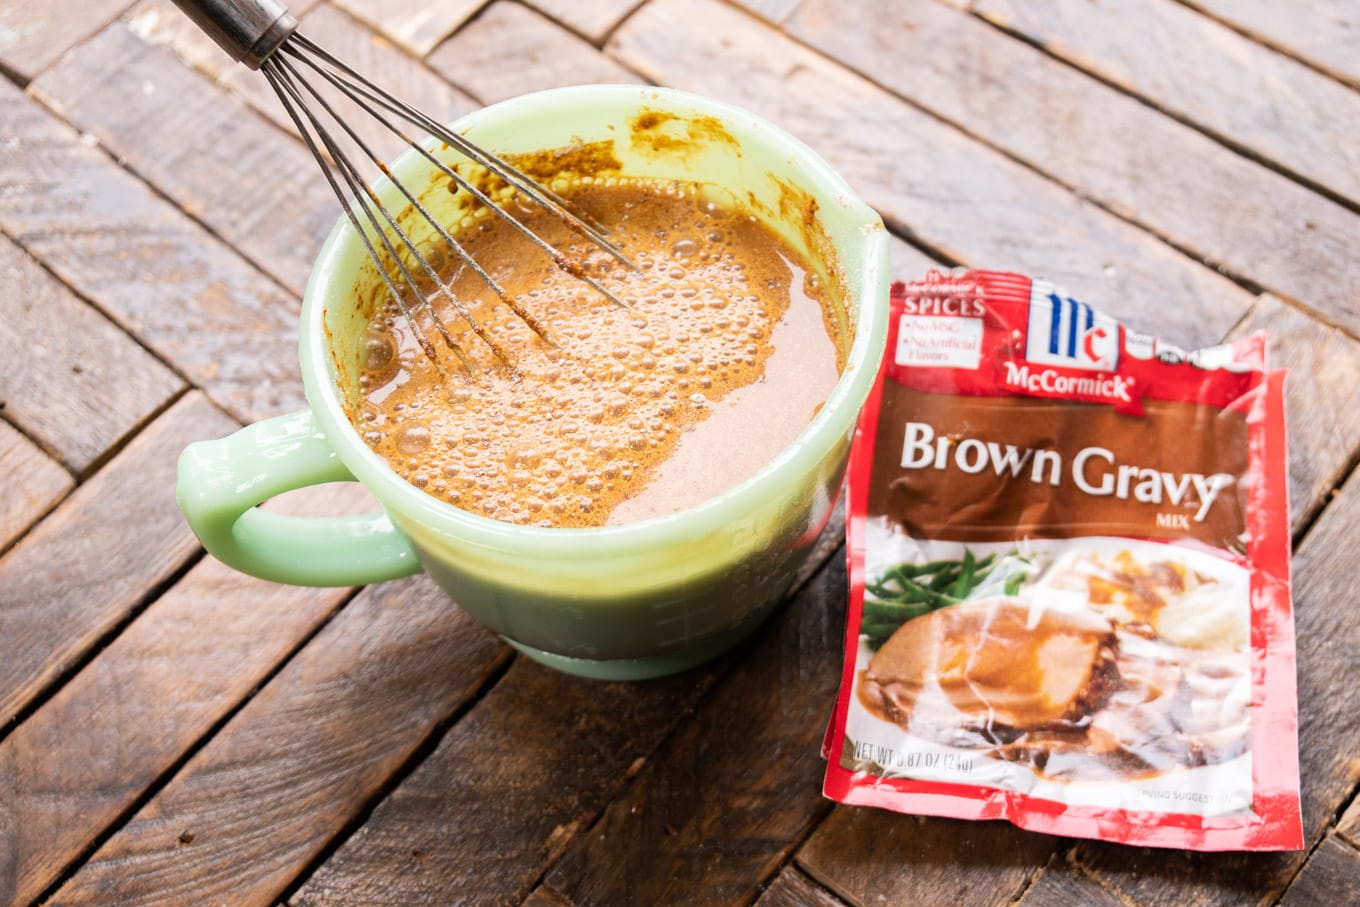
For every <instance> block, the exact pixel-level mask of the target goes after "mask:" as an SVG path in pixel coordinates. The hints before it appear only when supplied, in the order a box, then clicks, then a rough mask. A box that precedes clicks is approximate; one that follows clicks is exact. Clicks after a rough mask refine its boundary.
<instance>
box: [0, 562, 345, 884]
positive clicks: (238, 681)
mask: <svg viewBox="0 0 1360 907" xmlns="http://www.w3.org/2000/svg"><path fill="white" fill-rule="evenodd" d="M347 594H348V593H347V592H346V590H343V589H341V590H337V589H303V588H298V587H295V586H281V585H278V584H275V583H266V582H264V581H262V580H255V579H251V578H248V577H245V576H243V575H242V574H240V573H237V572H235V571H234V570H231V569H230V568H228V567H225V566H223V565H222V564H221V563H219V562H217V561H216V560H213V559H211V558H209V559H205V560H204V561H202V562H201V563H200V564H198V565H197V566H196V567H194V569H193V570H191V571H190V572H189V573H188V574H186V575H185V577H184V578H183V579H182V580H181V581H180V582H178V583H176V584H175V586H174V587H173V588H172V589H171V590H170V591H169V592H167V593H166V594H165V595H163V596H161V597H160V598H159V599H157V601H156V602H155V603H154V604H152V605H151V606H150V607H149V608H148V609H147V610H146V612H145V613H143V614H142V615H141V616H140V617H139V618H138V619H137V620H136V621H134V622H133V623H132V625H131V626H129V627H128V628H127V629H126V630H125V631H123V632H122V633H121V634H120V635H119V636H118V638H117V639H116V640H114V641H113V642H112V643H111V644H110V645H109V647H108V648H107V649H105V650H104V651H103V652H101V653H100V655H99V658H98V659H97V660H96V661H94V662H93V663H91V664H90V665H89V666H88V667H87V668H86V669H85V670H83V671H82V672H81V673H80V674H78V675H77V676H76V677H75V678H73V679H72V680H71V682H70V683H68V684H67V685H66V686H64V687H62V689H61V690H59V691H58V692H57V693H56V695H55V696H53V698H52V699H51V700H49V701H48V702H47V703H45V704H44V705H43V707H42V709H40V710H39V711H38V712H36V713H35V714H34V715H33V716H32V717H31V718H30V719H29V720H28V721H26V722H24V723H23V724H22V725H20V726H19V727H18V728H17V729H16V730H15V732H14V733H13V734H11V735H10V736H9V737H8V738H7V739H6V740H5V741H4V742H3V743H2V744H0V791H3V796H0V812H2V813H3V816H2V817H0V829H3V830H4V833H3V834H0V867H7V870H6V871H5V872H3V873H0V886H2V887H0V899H3V900H4V902H6V903H10V902H24V901H28V900H30V899H32V898H34V897H36V896H37V895H38V894H40V893H41V892H42V891H43V890H44V889H45V888H47V887H48V886H49V885H51V884H52V882H54V881H55V880H56V879H57V878H58V876H59V874H60V873H61V872H62V870H63V868H64V867H66V865H67V864H68V863H70V862H71V861H72V860H74V859H75V858H76V857H77V856H79V855H80V853H81V852H82V851H83V850H84V849H85V848H87V847H88V846H89V845H90V844H91V843H92V842H93V841H94V840H95V839H96V838H97V836H98V835H100V834H101V833H102V832H103V831H104V829H106V828H107V827H108V826H109V824H110V823H111V822H113V821H114V820H115V819H116V818H117V817H118V816H119V814H120V813H122V812H123V811H124V810H126V809H127V808H128V807H129V806H130V805H132V803H133V802H134V801H135V799H136V798H137V797H138V796H139V795H140V794H141V793H142V792H143V791H144V790H145V789H146V788H147V786H148V785H150V784H151V783H153V782H154V781H155V780H156V778H157V777H158V776H160V775H161V774H162V773H163V772H165V771H166V770H167V769H169V768H170V767H171V766H172V765H174V763H175V762H176V760H178V759H179V758H180V757H181V756H182V754H184V752H185V751H186V750H187V749H189V748H190V747H192V746H193V745H194V744H195V742H196V741H198V740H199V739H200V738H201V737H202V736H203V735H204V734H205V733H207V732H208V731H209V730H210V729H211V728H212V726H213V725H214V724H215V723H217V722H218V721H219V720H220V719H221V718H222V717H223V716H224V715H225V714H226V713H227V712H228V711H229V710H230V709H231V708H233V707H234V706H235V705H236V704H237V703H239V702H240V701H241V699H242V698H244V697H246V696H248V695H249V694H250V693H251V691H252V690H253V689H254V688H255V687H256V686H257V685H258V684H259V683H260V682H261V680H263V678H264V677H265V676H267V674H268V673H269V671H270V670H271V669H272V668H273V667H274V666H275V665H276V664H277V663H278V661H279V660H280V659H281V658H283V657H284V656H285V655H287V654H288V653H289V651H290V650H291V649H293V648H294V647H295V646H296V645H297V643H298V642H299V641H300V640H301V639H303V638H304V637H305V636H306V635H307V634H308V633H310V632H312V631H313V630H314V629H315V628H316V626H317V625H318V624H319V623H320V622H321V621H323V620H324V619H325V618H326V617H327V616H328V615H329V614H330V613H331V612H332V611H333V610H334V609H335V608H336V607H337V606H338V605H339V604H340V603H341V602H342V601H343V599H344V597H345V596H346V595H347ZM73 815H78V816H79V821H72V816H73ZM246 818H247V821H248V822H249V821H251V819H252V817H249V816H248V817H246ZM256 828H257V829H258V826H257V827H256ZM182 831H183V830H182V829H176V830H175V831H174V832H173V835H179V834H181V833H182ZM106 903H107V902H106Z"/></svg>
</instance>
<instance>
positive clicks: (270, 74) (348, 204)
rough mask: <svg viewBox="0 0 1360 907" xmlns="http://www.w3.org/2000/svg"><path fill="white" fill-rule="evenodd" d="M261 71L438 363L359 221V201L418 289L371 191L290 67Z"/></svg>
mask: <svg viewBox="0 0 1360 907" xmlns="http://www.w3.org/2000/svg"><path fill="white" fill-rule="evenodd" d="M260 71H261V72H262V73H264V76H265V78H266V79H267V80H268V81H269V84H270V86H271V87H272V88H273V89H274V91H275V93H276V94H277V95H278V96H279V100H280V101H281V102H282V103H283V106H284V109H285V110H286V111H287V112H288V116H289V118H290V119H292V121H293V124H294V125H295V126H296V127H297V129H298V133H299V134H300V135H301V136H302V140H303V141H304V142H305V143H306V145H307V148H308V150H310V151H311V153H312V156H313V157H315V158H316V159H317V160H318V161H322V162H323V166H322V168H321V169H322V172H323V173H324V174H325V177H326V182H327V183H329V184H330V187H331V191H332V192H333V193H335V197H336V199H338V200H339V202H340V207H341V209H342V210H343V211H344V212H345V216H346V217H347V218H348V219H349V222H350V226H352V227H353V228H354V232H355V233H357V234H358V236H359V238H360V240H361V241H362V242H363V244H364V248H365V250H366V251H367V252H368V255H369V257H370V258H371V259H372V260H373V261H374V262H375V263H377V264H378V265H379V267H378V268H377V270H378V273H379V275H380V276H381V277H382V280H383V283H384V284H385V285H386V287H387V290H388V292H389V293H390V294H391V296H392V299H393V300H394V301H395V302H396V304H397V307H398V309H400V311H401V313H402V315H403V316H404V317H405V319H406V321H407V323H408V324H409V325H410V326H411V333H412V334H413V335H414V336H415V337H416V339H417V341H418V342H419V344H420V347H421V350H422V352H424V353H425V356H426V357H427V358H428V359H429V360H430V361H431V362H433V363H435V365H436V366H438V365H439V363H440V361H441V360H440V358H439V355H438V353H437V352H436V351H435V349H434V346H433V345H432V344H431V343H430V341H429V339H428V338H427V337H426V336H425V333H424V331H422V330H421V329H420V326H419V325H418V324H417V323H416V320H415V315H414V314H413V313H412V312H411V309H410V307H409V306H408V305H407V304H406V301H405V299H404V297H403V296H402V293H401V291H400V290H398V289H397V286H396V283H395V281H394V280H393V279H392V276H391V275H390V274H389V273H388V271H387V269H386V268H384V267H382V266H381V262H382V256H380V255H379V254H378V250H377V248H376V247H375V246H374V245H373V241H372V240H371V239H370V237H369V231H368V230H366V229H365V228H364V226H363V224H361V223H360V222H359V216H358V215H357V214H356V213H355V211H354V205H355V203H357V204H358V205H359V206H360V207H361V208H362V209H363V211H364V216H365V218H366V219H367V220H368V221H369V223H370V224H372V225H373V226H374V227H375V229H374V230H373V233H374V234H375V235H377V237H378V238H379V239H380V240H381V241H382V243H383V245H384V247H385V248H386V249H387V252H388V255H389V256H391V258H392V260H393V261H394V262H395V263H396V265H397V268H398V269H399V270H400V271H401V272H402V276H403V277H404V278H405V280H406V282H407V284H408V285H410V286H411V287H412V288H413V289H414V288H415V281H414V279H413V278H412V276H411V274H410V272H409V271H408V270H407V268H406V265H405V264H404V263H403V262H402V260H401V256H400V255H398V254H397V250H396V249H395V248H394V247H393V245H392V242H391V240H390V239H388V237H387V234H386V233H385V232H384V231H383V230H382V229H381V228H380V227H378V225H377V219H376V216H375V215H374V214H373V211H372V208H371V205H370V201H369V199H368V198H367V193H366V192H364V191H360V189H359V188H358V186H361V185H362V183H359V184H358V185H356V183H355V181H354V178H353V176H352V175H351V171H350V169H349V168H347V167H345V166H344V164H347V163H348V160H347V159H346V158H345V155H344V154H343V152H341V151H340V149H338V148H335V147H334V142H333V141H331V140H329V138H328V136H327V135H326V133H325V131H324V130H321V129H320V128H319V126H318V124H317V123H316V117H315V114H312V113H311V112H310V111H309V110H308V108H307V106H306V104H305V103H304V102H303V99H302V96H301V93H300V92H299V91H298V89H297V86H296V85H295V84H294V79H293V76H292V74H291V73H290V72H289V69H288V68H287V67H286V66H284V65H282V64H281V63H280V62H279V61H278V59H277V58H275V57H271V58H269V59H267V60H265V61H264V62H263V63H262V64H261V66H260ZM299 111H301V112H299ZM309 124H310V126H309ZM313 129H315V130H316V131H317V137H316V138H315V139H314V138H313V136H312V130H313ZM318 139H319V140H320V141H321V143H322V144H324V145H326V151H325V153H324V154H323V152H322V151H321V149H320V148H318V147H317V140H318ZM325 155H331V156H332V158H333V159H334V160H336V167H335V168H334V169H335V170H339V171H340V173H341V178H342V179H344V181H345V184H346V186H347V187H348V189H349V194H348V195H347V194H346V193H345V191H344V190H343V189H341V188H340V184H339V183H338V182H337V180H336V177H335V172H334V170H333V169H332V167H330V166H326V165H325V164H324V162H325V160H326V157H325ZM342 162H343V163H342ZM416 293H417V298H423V296H422V295H421V294H420V293H419V291H418V290H417V291H416ZM426 305H427V307H428V303H426ZM436 326H437V328H438V329H439V330H440V332H441V335H442V336H443V339H444V341H445V342H446V343H447V344H448V345H449V348H450V349H451V350H452V351H453V353H454V355H455V356H457V357H458V360H459V362H460V363H461V364H462V365H463V367H464V368H470V367H471V364H472V363H471V360H470V359H469V358H468V356H467V353H466V352H465V351H464V350H463V348H462V347H461V346H460V345H459V344H458V342H457V341H456V340H454V338H453V336H452V335H451V334H450V333H449V332H448V330H447V328H446V327H444V326H443V325H442V322H439V320H438V318H437V316H436Z"/></svg>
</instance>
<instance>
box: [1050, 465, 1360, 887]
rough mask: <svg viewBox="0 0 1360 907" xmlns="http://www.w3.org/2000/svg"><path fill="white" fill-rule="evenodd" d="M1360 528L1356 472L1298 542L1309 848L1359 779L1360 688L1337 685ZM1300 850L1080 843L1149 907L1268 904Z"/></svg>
mask: <svg viewBox="0 0 1360 907" xmlns="http://www.w3.org/2000/svg"><path fill="white" fill-rule="evenodd" d="M1357 533H1360V474H1355V475H1352V476H1351V478H1350V479H1349V480H1348V481H1347V483H1346V485H1345V486H1344V487H1343V489H1342V491H1341V493H1340V494H1339V495H1338V496H1337V498H1336V500H1334V501H1333V502H1332V503H1331V504H1330V505H1329V506H1328V507H1327V509H1326V510H1324V511H1323V512H1322V515H1321V516H1320V517H1319V518H1318V521H1317V523H1315V524H1314V525H1313V527H1312V529H1310V530H1309V532H1308V535H1307V536H1305V537H1304V539H1303V542H1302V543H1301V544H1300V546H1299V548H1298V552H1297V554H1296V556H1295V558H1294V614H1295V626H1296V634H1297V653H1298V702H1299V774H1300V776H1301V780H1302V784H1303V789H1302V793H1303V800H1302V802H1303V831H1304V839H1305V841H1306V845H1305V846H1309V847H1310V846H1312V844H1313V843H1314V842H1316V841H1317V840H1318V839H1319V838H1321V837H1322V835H1323V833H1324V831H1325V830H1326V828H1327V826H1328V825H1329V824H1330V823H1331V821H1332V819H1333V817H1334V816H1335V815H1336V812H1337V810H1338V808H1339V807H1340V806H1341V804H1343V803H1344V802H1346V800H1347V799H1348V798H1349V797H1350V796H1351V793H1352V791H1353V790H1354V789H1355V787H1356V783H1357V782H1360V758H1357V756H1356V754H1357V753H1360V717H1358V716H1360V692H1357V691H1356V689H1355V688H1354V686H1353V685H1351V684H1345V683H1340V684H1339V683H1337V678H1338V677H1343V676H1348V675H1349V672H1350V671H1351V670H1352V666H1353V665H1354V663H1355V652H1356V651H1357V649H1358V648H1360V623H1357V622H1356V621H1355V620H1354V619H1353V617H1354V615H1353V614H1352V613H1351V611H1350V609H1349V608H1345V607H1340V608H1338V607H1336V606H1335V603H1336V602H1344V601H1349V599H1350V597H1351V594H1352V593H1351V592H1350V591H1348V590H1350V589H1351V588H1352V587H1353V583H1352V580H1351V578H1350V577H1351V574H1352V573H1353V571H1354V567H1355V539H1356V537H1357ZM1305 854H1306V851H1305V852H1303V853H1297V852H1295V853H1255V854H1242V853H1189V852H1183V851H1157V850H1150V849H1147V848H1134V847H1120V846H1118V845H1111V844H1095V843H1083V844H1081V845H1079V846H1078V848H1077V851H1076V857H1077V859H1078V860H1079V861H1080V862H1081V864H1082V865H1083V866H1085V867H1087V868H1089V869H1090V870H1091V871H1092V872H1093V873H1094V874H1095V875H1096V876H1097V877H1098V878H1099V879H1100V881H1101V882H1102V883H1104V884H1106V885H1108V886H1110V887H1112V888H1115V889H1116V890H1118V891H1119V892H1120V893H1121V894H1123V895H1124V896H1127V897H1129V898H1131V899H1133V900H1135V901H1137V902H1139V903H1142V904H1146V905H1148V907H1159V905H1164V904H1165V905H1171V904H1175V905H1179V907H1198V905H1240V904H1269V903H1271V902H1272V901H1273V899H1274V898H1275V897H1278V896H1279V894H1280V893H1281V892H1282V891H1283V890H1284V888H1285V886H1286V885H1288V884H1289V881H1290V880H1291V879H1292V878H1293V876H1294V874H1295V872H1296V871H1297V870H1298V868H1299V865H1300V864H1301V863H1302V862H1303V858H1304V856H1305Z"/></svg>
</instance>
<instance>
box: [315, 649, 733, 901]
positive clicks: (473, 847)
mask: <svg viewBox="0 0 1360 907" xmlns="http://www.w3.org/2000/svg"><path fill="white" fill-rule="evenodd" d="M716 670H717V667H716V666H713V667H709V668H706V669H702V670H700V671H698V672H690V673H687V674H684V675H681V676H679V677H675V678H670V679H667V680H662V681H655V682H651V683H645V684H621V683H608V684H606V683H600V682H598V681H588V680H583V679H579V678H571V677H566V676H564V675H562V674H559V673H557V672H555V671H552V670H550V669H548V668H545V667H542V666H540V665H537V664H535V663H533V662H530V661H529V660H528V659H524V658H521V659H518V660H517V661H516V662H515V663H514V664H513V665H512V666H511V668H510V670H509V671H508V672H507V673H506V675H505V676H504V677H503V678H502V679H501V680H500V682H499V683H498V684H497V685H496V686H495V687H494V688H493V689H492V690H491V691H490V692H489V693H488V694H487V695H486V697H485V698H484V699H482V700H481V701H480V702H479V703H478V704H477V705H476V706H475V707H474V708H473V709H472V710H471V711H470V712H469V713H468V714H466V715H465V716H463V718H462V719H461V720H460V721H459V722H458V723H457V724H456V725H454V726H453V728H452V729H450V731H449V732H448V735H447V736H446V737H445V738H444V740H443V741H442V742H441V743H440V745H439V747H438V748H437V749H436V750H435V752H434V753H433V754H431V755H430V756H429V757H428V758H427V759H426V760H425V761H424V762H423V763H422V764H421V765H420V767H419V768H417V769H416V770H415V771H414V772H413V773H412V774H411V775H410V776H409V777H408V778H406V779H405V780H404V781H403V782H402V784H401V785H400V786H399V787H398V788H397V789H396V790H395V791H393V792H392V794H391V795H390V796H389V797H388V798H387V799H386V800H384V801H383V802H382V803H380V804H379V805H378V806H377V807H376V808H375V809H374V811H373V814H372V816H371V817H370V818H369V819H368V821H367V822H366V823H365V824H364V826H363V827H362V828H360V829H359V831H357V832H356V833H355V834H354V836H353V837H351V838H350V839H349V840H348V841H347V842H346V843H345V844H344V846H342V847H341V848H340V849H339V850H338V851H336V853H335V854H334V855H332V856H331V858H330V859H329V860H327V862H325V863H324V864H322V865H321V866H320V867H319V868H318V869H317V871H316V872H315V873H314V874H313V875H312V876H311V878H309V879H308V880H307V882H306V883H305V884H304V885H303V886H302V888H301V889H300V890H299V891H298V892H297V893H296V894H295V895H294V896H293V897H292V899H291V903H292V904H293V905H294V907H304V905H320V904H335V903H354V902H355V901H360V902H363V903H365V904H372V905H379V904H393V905H398V904H411V903H447V902H450V901H456V900H457V899H458V898H459V897H466V896H467V895H468V893H469V892H476V893H477V895H478V897H479V898H481V899H483V900H484V901H486V902H488V903H490V902H495V903H505V902H511V901H519V900H520V899H522V898H524V897H526V896H527V895H528V894H529V891H530V888H531V886H532V885H533V884H534V882H535V881H536V880H537V878H538V877H539V875H540V874H541V873H542V872H543V869H544V868H545V867H546V866H547V865H548V864H549V863H550V862H551V861H552V860H553V859H555V858H556V857H557V856H558V855H559V854H560V853H561V852H562V850H563V849H564V848H565V847H566V845H567V843H568V842H569V841H570V840H571V839H572V838H574V837H575V836H576V835H577V834H578V833H579V832H580V831H581V829H582V828H583V827H584V826H585V825H586V824H588V823H589V822H590V820H591V818H592V817H593V816H594V815H595V814H596V813H597V812H598V811H599V810H600V809H601V808H602V807H603V806H604V804H605V803H606V802H607V801H608V800H609V799H610V798H611V797H612V796H613V794H614V793H615V792H617V790H618V789H619V788H620V787H621V786H622V785H623V784H624V783H625V781H626V778H627V776H628V774H629V773H630V770H631V769H630V767H634V768H635V767H636V766H637V765H639V764H641V763H642V762H643V761H644V760H645V759H646V757H647V755H648V754H649V753H650V752H651V751H652V749H653V748H655V747H656V745H657V744H658V743H659V742H660V741H661V740H662V739H663V738H664V737H665V735H666V734H667V733H668V732H669V730H670V729H671V728H672V727H674V725H675V723H676V722H677V721H679V720H680V719H681V718H682V717H683V713H684V711H685V709H687V708H688V707H689V706H690V705H692V703H693V702H694V701H695V700H697V699H698V697H699V695H700V694H701V692H702V691H703V690H704V689H706V688H707V687H708V686H709V685H710V683H711V682H712V678H713V676H714V673H715V672H716Z"/></svg>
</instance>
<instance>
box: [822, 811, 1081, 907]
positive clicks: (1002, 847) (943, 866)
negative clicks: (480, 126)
mask: <svg viewBox="0 0 1360 907" xmlns="http://www.w3.org/2000/svg"><path fill="white" fill-rule="evenodd" d="M1058 842H1059V839H1058V838H1053V837H1050V836H1048V835H1040V834H1034V833H1032V832H1027V831H1021V830H1020V829H1018V828H1016V827H1015V826H1014V825H1010V824H1008V823H1004V822H964V821H961V820H957V819H937V818H927V817H924V816H903V815H898V814H897V813H891V812H885V811H883V810H877V809H865V808H861V807H847V806H838V807H836V809H835V810H834V811H833V812H832V813H831V815H830V816H829V817H828V818H827V820H826V821H825V822H823V823H822V824H821V825H820V826H819V827H818V829H817V831H816V832H814V833H813V835H812V837H811V838H809V839H808V841H807V843H806V844H805V845H803V848H802V849H801V850H799V852H798V865H799V866H800V867H802V868H803V869H804V870H805V871H806V872H808V873H809V874H810V875H811V876H812V877H813V878H814V879H816V880H817V881H818V882H820V883H821V884H823V885H825V886H826V887H827V888H830V889H831V890H832V891H834V892H836V893H837V894H838V895H840V896H841V897H843V898H845V899H846V900H848V901H849V902H851V903H852V904H873V903H908V904H917V903H919V904H969V905H978V907H982V905H992V904H995V905H1005V904H1011V903H1013V902H1014V901H1015V899H1016V898H1017V897H1018V896H1019V894H1020V892H1021V890H1022V889H1023V888H1024V886H1025V884H1026V882H1027V881H1028V880H1029V878H1030V876H1031V875H1032V874H1033V873H1034V872H1035V867H1038V866H1042V865H1043V863H1044V861H1045V860H1047V859H1048V858H1049V856H1050V855H1051V854H1052V853H1053V851H1054V849H1055V848H1056V846H1057V844H1058Z"/></svg>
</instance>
